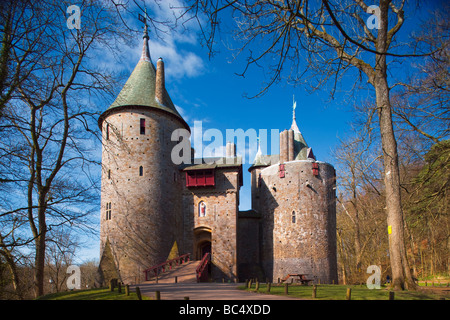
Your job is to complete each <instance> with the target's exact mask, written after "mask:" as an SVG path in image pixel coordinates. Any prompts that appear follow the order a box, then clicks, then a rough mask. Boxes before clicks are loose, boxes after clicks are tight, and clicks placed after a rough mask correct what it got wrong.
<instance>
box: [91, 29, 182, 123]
mask: <svg viewBox="0 0 450 320" xmlns="http://www.w3.org/2000/svg"><path fill="white" fill-rule="evenodd" d="M148 38H149V37H148V33H147V30H146V29H145V31H144V37H143V39H144V41H143V48H142V55H141V58H140V60H139V62H138V64H137V65H136V67H135V68H134V70H133V72H132V73H131V75H130V77H129V78H128V80H127V82H126V83H125V85H124V86H123V88H122V90H121V91H120V93H119V95H118V96H117V98H116V100H114V102H113V103H112V104H111V105H110V106H109V108H108V109H107V110H106V111H105V112H104V113H103V114H102V115H101V116H100V119H99V125H101V121H103V118H104V116H105V115H106V114H107V113H109V112H110V111H111V110H113V109H116V108H120V107H128V106H137V107H148V108H155V109H159V110H163V111H166V112H168V113H170V114H172V115H174V116H176V117H177V118H179V119H180V120H181V121H182V123H183V124H184V125H185V127H187V129H188V130H189V126H188V125H187V123H186V122H185V121H184V119H183V117H182V116H181V115H180V114H179V113H178V111H177V109H176V108H175V105H174V104H173V102H172V100H171V99H170V96H169V94H168V93H167V91H166V89H165V88H164V101H159V100H158V99H157V97H156V94H155V89H156V68H155V66H154V65H153V63H152V61H151V58H150V50H149V47H148Z"/></svg>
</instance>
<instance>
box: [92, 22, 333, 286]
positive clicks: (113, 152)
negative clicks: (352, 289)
mask: <svg viewBox="0 0 450 320" xmlns="http://www.w3.org/2000/svg"><path fill="white" fill-rule="evenodd" d="M148 39H149V37H148V34H147V32H146V30H145V32H144V45H143V49H142V56H141V59H140V60H139V62H138V64H137V66H136V68H135V69H134V71H133V72H132V74H131V75H130V78H129V79H128V81H127V82H126V83H125V85H124V87H123V89H122V91H121V92H120V93H119V95H118V97H117V98H116V100H115V101H114V102H113V104H112V105H111V106H110V107H109V108H108V109H107V110H106V111H105V112H103V113H102V115H101V116H100V118H99V128H100V129H101V130H102V184H101V213H100V218H101V219H100V221H101V222H100V256H101V260H100V266H99V273H100V276H101V280H102V281H103V282H107V281H108V280H109V279H110V278H119V279H120V280H121V281H123V282H124V283H129V284H135V283H139V282H142V281H144V270H146V269H147V268H149V267H152V266H154V265H157V264H159V263H162V262H164V261H166V260H168V259H169V258H174V257H176V256H178V255H181V254H185V253H190V254H191V258H192V259H193V260H200V259H202V257H203V256H205V255H207V254H210V255H211V263H210V267H209V269H208V270H209V278H210V280H212V281H222V279H223V280H227V281H232V282H234V281H244V280H245V279H248V278H255V277H257V278H260V279H261V280H265V279H266V278H269V279H270V280H271V281H277V280H278V279H283V278H285V277H286V276H287V275H288V274H298V273H303V274H307V275H308V277H309V278H312V279H314V280H315V281H318V280H320V281H321V283H331V282H332V281H335V282H337V261H336V201H335V198H336V196H335V183H336V176H335V171H334V168H333V166H332V165H330V164H328V163H324V162H321V161H316V159H315V157H314V155H313V153H312V149H311V148H309V147H308V145H307V143H306V141H305V139H304V138H303V136H302V134H301V133H300V130H299V129H298V127H297V124H296V120H295V113H294V116H293V122H292V126H291V128H290V129H289V130H285V131H283V132H281V133H280V154H279V155H262V153H261V149H260V148H259V149H258V153H257V155H256V157H255V160H254V163H253V164H252V166H251V167H250V169H249V171H250V174H251V193H252V194H251V196H252V209H251V210H248V211H241V212H240V211H239V192H240V187H241V186H242V184H243V181H242V164H241V159H240V158H239V157H237V156H236V147H235V145H234V143H229V144H227V146H226V150H227V152H226V155H225V157H220V158H214V159H193V158H192V157H190V156H189V157H188V158H189V159H190V160H191V162H189V163H182V164H175V163H174V162H172V160H171V152H172V150H173V149H174V147H175V146H177V144H178V141H172V134H173V132H174V131H175V130H177V129H181V130H185V132H187V134H188V135H189V134H190V129H189V126H188V125H187V123H186V122H185V121H184V119H183V118H182V116H181V115H180V114H179V113H178V111H177V110H176V108H175V105H174V104H173V102H172V100H171V98H170V96H169V94H168V92H167V91H166V88H165V79H164V63H163V61H162V59H161V58H160V59H159V60H158V62H157V67H156V68H155V66H154V65H153V63H152V61H151V58H150V51H149V48H148ZM188 149H189V153H191V148H190V145H189V148H188Z"/></svg>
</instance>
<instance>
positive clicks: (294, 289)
mask: <svg viewBox="0 0 450 320" xmlns="http://www.w3.org/2000/svg"><path fill="white" fill-rule="evenodd" d="M347 288H351V289H352V292H351V299H352V300H388V299H389V290H388V289H387V288H386V287H383V286H382V287H381V289H379V290H377V289H373V290H370V289H368V288H367V287H366V286H365V285H364V286H360V285H355V286H351V285H349V286H347V285H318V286H317V291H316V299H317V300H345V297H346V292H347ZM239 289H242V290H247V291H255V285H254V284H253V285H252V289H248V288H245V286H241V287H239ZM266 289H267V285H266V284H262V283H261V284H260V285H259V292H261V293H266ZM312 290H313V287H312V286H301V285H289V296H292V297H299V298H305V299H312ZM270 294H276V295H284V285H280V286H277V285H272V287H271V290H270ZM442 297H445V298H446V299H449V298H450V296H449V293H448V291H442V292H440V293H439V294H437V293H432V292H430V291H428V290H418V291H404V292H398V291H396V292H395V300H438V299H440V298H442Z"/></svg>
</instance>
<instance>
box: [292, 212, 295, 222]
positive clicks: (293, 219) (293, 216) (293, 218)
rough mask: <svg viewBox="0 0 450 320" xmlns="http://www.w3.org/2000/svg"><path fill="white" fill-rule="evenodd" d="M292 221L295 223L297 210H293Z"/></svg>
mask: <svg viewBox="0 0 450 320" xmlns="http://www.w3.org/2000/svg"><path fill="white" fill-rule="evenodd" d="M292 223H295V211H292Z"/></svg>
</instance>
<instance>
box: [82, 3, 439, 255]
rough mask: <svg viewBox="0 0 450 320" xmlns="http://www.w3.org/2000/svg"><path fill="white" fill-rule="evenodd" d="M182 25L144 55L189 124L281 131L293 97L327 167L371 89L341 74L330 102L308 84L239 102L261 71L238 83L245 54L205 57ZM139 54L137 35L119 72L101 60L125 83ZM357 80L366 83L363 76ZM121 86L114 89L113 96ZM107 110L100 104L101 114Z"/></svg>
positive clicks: (282, 86) (92, 244) (164, 6)
mask: <svg viewBox="0 0 450 320" xmlns="http://www.w3.org/2000/svg"><path fill="white" fill-rule="evenodd" d="M139 3H141V2H139ZM432 3H433V4H435V3H437V2H436V1H433V2H432ZM146 5H147V9H148V12H149V15H152V17H154V18H159V19H165V18H170V17H171V16H172V12H171V10H170V6H172V7H174V6H178V5H180V1H179V0H171V1H162V2H161V3H160V6H159V7H158V6H156V5H155V4H154V2H153V1H149V0H147V1H146ZM137 12H138V10H136V16H134V17H133V16H129V17H128V20H127V22H128V23H129V24H130V25H131V26H133V27H135V28H136V29H138V28H141V29H142V23H140V22H139V21H138V19H137ZM416 24H417V21H414V19H412V21H411V20H410V21H408V22H407V24H406V25H405V26H404V27H405V29H410V28H412V27H414V26H415V25H416ZM187 27H188V30H184V31H183V32H182V30H181V29H180V30H178V32H173V31H168V33H167V34H161V36H162V37H163V39H159V38H158V37H156V36H155V34H154V33H152V32H151V33H150V53H151V57H152V60H153V63H154V64H156V60H157V59H158V58H159V57H162V58H163V59H164V61H165V71H166V88H167V90H168V92H169V95H170V96H171V98H172V101H173V102H174V104H175V105H176V106H177V108H178V111H179V112H180V113H181V114H182V116H183V117H184V119H185V120H186V121H187V123H188V124H189V125H190V126H191V127H193V124H194V121H202V125H203V130H207V129H209V128H215V129H219V130H220V131H221V132H222V134H223V136H224V137H225V130H226V129H239V128H241V129H243V130H244V131H245V130H247V129H251V128H253V129H255V130H256V131H258V130H259V129H267V130H268V131H269V133H270V130H271V129H278V130H280V131H282V130H284V129H288V128H289V127H290V126H291V123H292V99H293V95H295V100H296V101H297V109H296V117H297V124H298V126H299V128H300V131H301V132H302V134H303V136H304V138H305V140H306V142H307V143H308V145H309V146H310V147H312V148H313V151H314V154H315V156H316V158H317V160H321V161H326V162H329V163H331V164H333V163H334V160H333V157H332V154H331V150H332V149H333V148H336V147H337V145H338V142H339V138H344V137H345V136H346V134H348V126H349V124H350V122H351V120H352V116H353V114H352V107H353V105H354V104H355V103H362V102H364V101H367V100H372V101H374V99H375V96H374V91H373V90H372V88H367V89H365V90H360V91H358V92H357V94H355V93H354V92H351V89H352V85H353V84H354V82H355V80H354V79H355V75H357V73H356V72H349V73H347V75H346V76H345V77H344V78H343V79H342V81H340V83H339V85H338V88H337V92H336V94H335V96H334V99H333V100H331V99H330V90H331V86H332V84H330V85H328V86H326V87H323V88H321V89H320V90H317V91H315V92H313V93H309V92H307V88H308V86H307V84H304V85H300V86H296V87H294V86H292V85H290V84H288V83H287V82H286V81H281V82H280V83H279V84H275V85H273V86H272V87H271V88H270V90H269V91H268V92H267V93H266V94H265V95H263V96H262V97H259V98H254V99H248V98H245V97H244V95H245V94H247V95H250V96H252V95H255V94H257V93H258V92H259V91H260V89H261V86H262V85H263V81H264V80H265V79H266V78H265V77H267V75H266V74H265V73H264V71H263V70H260V69H255V68H254V69H250V71H249V72H248V73H247V74H246V76H245V78H243V77H239V76H237V75H236V74H235V73H241V72H242V71H243V70H244V67H245V64H244V63H245V55H242V56H239V57H238V58H237V59H235V60H234V59H233V57H232V53H231V52H230V51H228V50H227V49H226V47H225V46H226V45H233V41H232V39H231V38H230V37H224V38H222V39H221V42H220V43H219V44H218V46H217V47H216V49H218V50H219V51H220V53H218V54H216V55H215V56H214V57H213V58H212V59H209V58H208V51H207V49H206V48H202V47H201V45H200V43H199V41H198V34H197V32H198V29H197V26H196V25H195V24H192V23H189V24H187ZM406 31H408V30H406ZM228 41H229V43H226V42H228ZM141 49H142V38H141V36H140V35H139V36H137V39H136V41H135V42H134V43H133V44H132V45H130V46H129V47H125V48H124V49H123V52H122V53H119V55H122V56H123V60H122V64H121V65H120V67H119V65H117V64H116V63H114V62H113V59H108V57H104V63H105V64H108V63H111V65H112V64H113V65H114V67H115V68H118V70H117V71H120V72H122V73H123V74H124V75H126V76H125V79H124V81H125V80H126V78H127V76H128V75H129V74H130V73H131V71H132V70H133V68H134V67H135V65H136V64H137V62H138V60H139V57H140V54H141ZM394 72H404V67H402V66H398V67H397V70H396V71H394ZM266 80H267V79H266ZM363 81H364V82H365V81H366V79H365V78H363ZM366 87H368V86H366ZM120 89H121V88H117V92H119V91H120ZM111 102H112V101H111ZM107 107H108V106H107V105H105V106H101V110H100V111H101V112H102V111H104V110H105V109H106V108H107ZM225 142H226V141H224V143H225ZM194 147H195V146H194ZM248 147H249V153H250V159H251V160H253V157H254V154H255V152H256V148H257V147H256V145H250V146H248ZM238 152H239V150H238ZM249 165H250V164H249V161H248V158H246V160H245V165H244V167H243V172H244V177H243V180H244V186H243V187H242V189H241V193H240V200H241V201H240V210H248V209H250V208H251V201H250V199H251V197H250V175H249V173H248V170H247V169H248V167H249ZM99 170H100V168H99ZM98 250H99V249H98V239H94V240H92V241H89V243H87V244H86V248H85V249H83V250H81V251H80V252H79V260H86V259H89V258H98V254H99V251H98Z"/></svg>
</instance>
